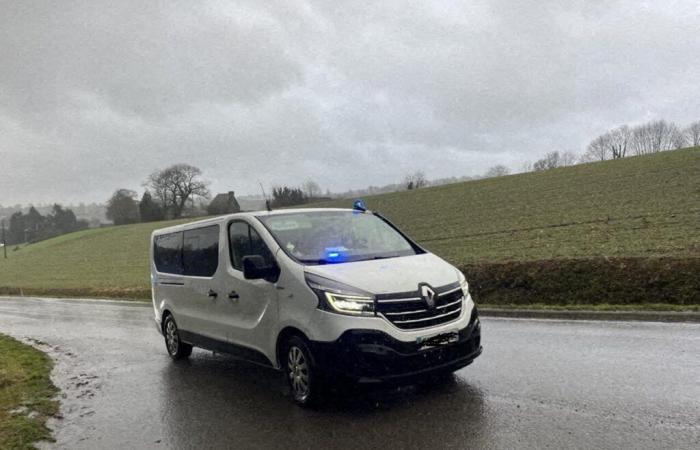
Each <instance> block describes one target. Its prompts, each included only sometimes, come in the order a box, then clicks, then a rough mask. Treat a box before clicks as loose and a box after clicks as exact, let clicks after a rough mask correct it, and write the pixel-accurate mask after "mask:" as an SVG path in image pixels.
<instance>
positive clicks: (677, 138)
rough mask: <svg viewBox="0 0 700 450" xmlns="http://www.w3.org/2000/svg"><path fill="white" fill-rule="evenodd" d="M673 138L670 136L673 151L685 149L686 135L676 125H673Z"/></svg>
mask: <svg viewBox="0 0 700 450" xmlns="http://www.w3.org/2000/svg"><path fill="white" fill-rule="evenodd" d="M671 125H672V127H671V136H670V144H671V145H670V148H671V149H673V150H678V149H679V148H683V147H685V144H686V142H687V141H686V138H685V133H683V131H682V130H681V129H680V128H678V127H677V126H676V125H674V124H671Z"/></svg>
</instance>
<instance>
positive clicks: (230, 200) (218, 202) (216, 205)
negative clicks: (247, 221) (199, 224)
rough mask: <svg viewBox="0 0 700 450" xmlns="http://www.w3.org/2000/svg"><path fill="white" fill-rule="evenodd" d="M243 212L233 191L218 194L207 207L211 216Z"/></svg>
mask: <svg viewBox="0 0 700 450" xmlns="http://www.w3.org/2000/svg"><path fill="white" fill-rule="evenodd" d="M240 210H241V206H240V205H239V204H238V200H236V195H235V194H234V192H233V191H229V192H227V193H225V194H218V195H217V196H216V197H214V199H213V200H212V201H211V203H209V206H207V212H208V213H209V215H212V216H216V215H221V214H232V213H237V212H239V211H240Z"/></svg>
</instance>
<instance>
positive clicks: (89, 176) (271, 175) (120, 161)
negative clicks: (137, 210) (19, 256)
mask: <svg viewBox="0 0 700 450" xmlns="http://www.w3.org/2000/svg"><path fill="white" fill-rule="evenodd" d="M1 7H2V10H3V14H2V16H1V17H0V39H2V42H3V45H2V46H0V61H2V62H3V63H2V64H0V158H1V160H2V162H3V163H2V165H3V168H4V169H5V170H3V173H4V176H3V177H2V178H0V203H2V204H12V203H15V202H25V203H27V202H49V201H61V202H71V201H93V200H97V201H103V200H104V199H106V197H107V196H108V195H109V194H110V193H111V192H112V191H114V190H115V189H117V188H119V187H127V188H132V189H134V188H136V189H138V188H139V187H140V185H141V182H142V181H143V180H144V179H145V177H146V176H147V175H148V174H149V173H150V172H152V171H153V170H155V169H157V168H161V167H164V166H167V165H169V164H171V163H175V162H188V163H191V164H194V165H197V166H199V167H200V168H201V169H202V170H203V172H204V174H205V176H206V177H207V178H209V179H210V180H212V189H213V190H214V191H226V190H230V189H233V190H236V191H237V192H242V193H257V191H258V186H257V182H258V181H261V182H263V183H265V184H266V185H268V186H269V185H271V184H282V183H286V184H299V183H300V182H301V181H303V180H304V179H307V178H312V179H315V180H317V181H318V182H319V183H320V184H321V185H322V186H324V188H325V187H329V188H331V189H333V190H344V189H348V188H357V187H363V186H366V185H370V184H373V185H381V184H386V183H390V182H395V181H398V180H400V179H401V178H402V177H403V175H404V174H405V173H407V172H409V171H413V170H416V169H418V168H423V169H424V170H425V171H426V173H427V174H428V176H429V177H436V178H437V177H444V176H454V175H474V174H478V173H482V172H484V171H485V170H486V169H487V168H488V167H489V166H491V165H494V164H501V163H503V164H506V165H509V166H511V167H513V168H518V167H520V166H521V164H522V163H523V162H524V161H526V160H534V159H535V158H537V157H539V156H540V155H541V154H543V153H544V152H546V151H550V150H555V149H556V150H564V149H567V150H575V151H580V150H582V149H583V148H584V147H585V145H586V144H587V143H588V141H589V140H590V139H591V138H593V137H594V136H595V135H596V134H597V133H600V132H602V131H604V130H605V129H607V128H609V127H612V126H614V125H617V124H620V123H637V122H641V121H645V120H649V119H652V118H660V117H663V118H666V119H669V120H674V121H678V122H679V123H681V124H683V123H687V122H690V121H692V120H697V119H699V118H700V117H698V114H699V113H698V110H697V102H696V100H695V99H697V98H698V97H699V96H700V85H698V84H697V82H696V80H697V79H698V76H699V75H700V66H698V65H697V64H694V63H693V59H692V58H693V55H695V54H697V53H698V52H700V36H698V34H697V33H696V32H695V29H696V24H697V20H698V19H699V18H700V17H699V16H700V8H699V7H698V6H697V4H696V3H695V2H690V1H688V2H665V3H664V4H658V3H654V2H648V3H644V2H641V3H640V2H632V1H611V2H584V1H580V2H567V3H566V4H561V3H560V2H549V1H545V2H542V1H537V2H534V1H525V2H518V3H517V4H513V3H512V2H486V1H482V2H479V1H477V2H469V3H467V4H465V3H464V2H434V3H429V2H414V3H411V4H406V3H405V2H398V1H383V2H372V1H367V2H352V3H350V4H338V3H337V2H328V1H326V2H321V1H318V2H307V1H300V0H298V1H278V2H257V1H252V0H250V1H237V2H216V1H209V2H137V1H133V2H129V1H123V2H116V3H115V2H103V1H90V2H87V1H84V2H60V3H55V2H30V1H26V2H3V4H2V5H1Z"/></svg>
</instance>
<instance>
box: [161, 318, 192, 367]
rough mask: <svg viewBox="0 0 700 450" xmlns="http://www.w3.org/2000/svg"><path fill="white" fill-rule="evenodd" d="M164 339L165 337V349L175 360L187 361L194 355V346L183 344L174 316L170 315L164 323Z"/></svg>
mask: <svg viewBox="0 0 700 450" xmlns="http://www.w3.org/2000/svg"><path fill="white" fill-rule="evenodd" d="M163 337H165V349H166V350H167V351H168V355H170V357H171V358H172V359H174V360H176V361H177V360H180V359H186V358H188V357H189V356H190V355H191V354H192V346H191V345H190V344H186V343H184V342H182V339H180V331H179V330H178V328H177V323H175V319H174V318H173V316H171V315H170V314H168V315H167V316H166V317H165V322H163Z"/></svg>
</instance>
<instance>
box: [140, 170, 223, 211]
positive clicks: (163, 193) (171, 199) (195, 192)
mask: <svg viewBox="0 0 700 450" xmlns="http://www.w3.org/2000/svg"><path fill="white" fill-rule="evenodd" d="M201 175H202V171H201V170H199V169H198V168H197V167H194V166H190V165H189V164H175V165H173V166H170V167H168V168H167V169H163V170H160V171H156V172H153V173H152V174H151V176H150V177H148V181H147V182H146V186H148V187H149V188H150V189H151V191H152V192H153V193H154V196H155V198H157V199H158V201H159V202H160V204H161V207H162V208H163V210H164V211H167V212H168V213H169V215H170V216H171V217H173V218H179V217H181V216H182V213H183V211H184V209H185V206H186V205H187V201H188V200H193V199H194V198H195V197H203V198H209V189H207V184H208V183H207V182H205V181H203V180H201V179H200V177H201Z"/></svg>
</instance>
